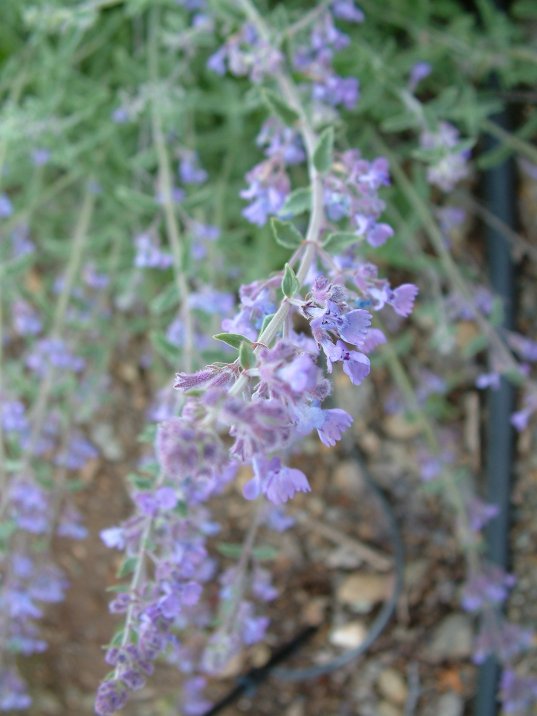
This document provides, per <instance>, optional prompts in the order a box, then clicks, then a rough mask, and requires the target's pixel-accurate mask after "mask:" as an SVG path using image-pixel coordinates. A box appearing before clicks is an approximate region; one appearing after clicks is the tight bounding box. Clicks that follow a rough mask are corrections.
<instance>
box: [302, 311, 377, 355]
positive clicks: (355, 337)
mask: <svg viewBox="0 0 537 716" xmlns="http://www.w3.org/2000/svg"><path fill="white" fill-rule="evenodd" d="M370 325H371V314H370V313H369V312H368V311H364V310H362V309H361V308H357V309H356V310H354V311H348V312H347V313H343V311H342V310H341V309H340V307H339V306H338V305H337V304H336V303H334V301H328V302H327V305H326V308H325V309H324V311H323V313H321V315H320V316H318V317H317V318H314V319H313V320H312V321H311V330H312V333H313V337H314V338H315V340H316V341H317V342H318V343H320V344H321V345H323V348H324V344H323V341H326V335H327V334H328V333H334V334H336V335H337V336H338V337H339V338H342V339H343V340H344V341H346V342H347V343H351V344H352V345H355V346H358V345H360V343H361V342H362V341H363V339H364V338H365V336H366V334H367V330H368V328H369V326H370ZM340 360H341V359H340Z"/></svg>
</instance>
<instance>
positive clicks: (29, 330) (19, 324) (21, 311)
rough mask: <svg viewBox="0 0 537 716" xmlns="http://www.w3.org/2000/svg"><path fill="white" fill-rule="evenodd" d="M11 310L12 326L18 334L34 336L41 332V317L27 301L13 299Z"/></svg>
mask: <svg viewBox="0 0 537 716" xmlns="http://www.w3.org/2000/svg"><path fill="white" fill-rule="evenodd" d="M12 310H13V328H14V329H15V331H16V332H17V333H18V335H19V336H35V335H37V334H38V333H40V332H41V330H42V328H43V325H42V323H41V319H40V318H39V316H38V315H37V313H36V311H34V309H33V308H32V306H30V304H29V303H28V302H27V301H23V300H19V301H15V302H14V304H13V309H12Z"/></svg>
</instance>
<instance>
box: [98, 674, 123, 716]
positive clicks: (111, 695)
mask: <svg viewBox="0 0 537 716" xmlns="http://www.w3.org/2000/svg"><path fill="white" fill-rule="evenodd" d="M126 703H127V687H126V686H125V685H124V684H122V683H121V681H115V680H114V681H104V682H103V683H102V684H101V685H100V686H99V689H98V691H97V698H96V700H95V712H96V713H97V714H98V716H112V714H115V713H116V711H119V710H120V709H122V708H123V706H125V704H126Z"/></svg>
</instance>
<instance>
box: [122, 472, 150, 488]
mask: <svg viewBox="0 0 537 716" xmlns="http://www.w3.org/2000/svg"><path fill="white" fill-rule="evenodd" d="M127 480H128V481H129V482H130V484H131V485H132V486H133V487H136V488H137V489H138V490H150V489H151V488H152V487H153V485H154V484H155V481H154V480H153V479H152V478H150V477H144V476H142V475H136V474H134V473H131V474H130V475H127Z"/></svg>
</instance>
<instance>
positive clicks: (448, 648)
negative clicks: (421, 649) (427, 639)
mask: <svg viewBox="0 0 537 716" xmlns="http://www.w3.org/2000/svg"><path fill="white" fill-rule="evenodd" d="M473 634H474V630H473V627H472V622H471V621H470V619H469V618H468V617H467V616H466V615H465V614H450V615H449V616H447V617H446V618H445V619H443V620H442V621H441V622H440V624H439V625H438V626H437V627H436V629H435V630H434V632H433V635H432V638H431V643H430V646H429V648H428V650H427V651H428V655H429V658H430V659H432V660H433V661H443V660H444V659H466V658H467V657H469V656H470V654H471V653H472V642H473Z"/></svg>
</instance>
